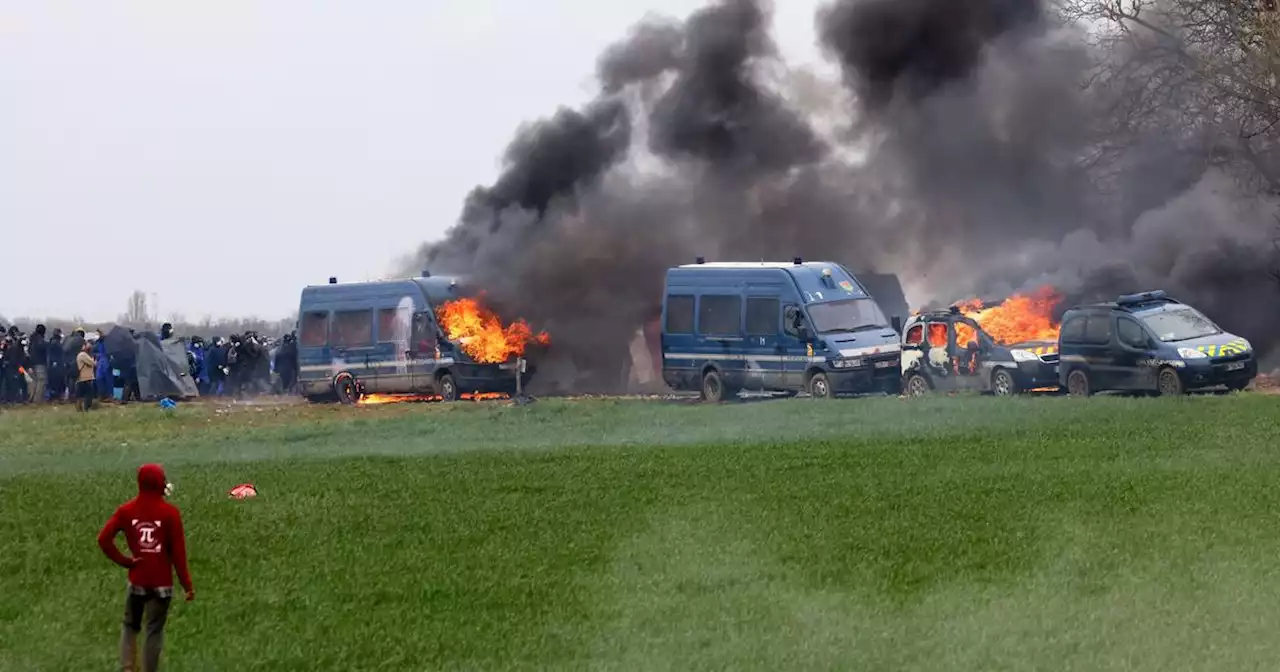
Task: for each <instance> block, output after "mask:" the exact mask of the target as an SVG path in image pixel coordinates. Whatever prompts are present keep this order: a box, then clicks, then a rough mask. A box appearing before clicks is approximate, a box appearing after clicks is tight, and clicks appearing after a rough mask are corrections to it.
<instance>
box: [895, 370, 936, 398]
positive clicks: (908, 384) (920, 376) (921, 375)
mask: <svg viewBox="0 0 1280 672" xmlns="http://www.w3.org/2000/svg"><path fill="white" fill-rule="evenodd" d="M914 380H920V381H921V382H922V383H923V385H924V389H922V390H920V394H921V395H923V394H928V393H929V392H932V391H933V390H934V385H933V379H932V378H930V377H929V375H928V374H926V373H925V372H924V370H922V369H912V370H911V371H908V372H907V375H906V376H904V377H903V380H902V393H903V394H905V395H909V396H918V395H916V394H915V392H914V391H913V390H912V381H914Z"/></svg>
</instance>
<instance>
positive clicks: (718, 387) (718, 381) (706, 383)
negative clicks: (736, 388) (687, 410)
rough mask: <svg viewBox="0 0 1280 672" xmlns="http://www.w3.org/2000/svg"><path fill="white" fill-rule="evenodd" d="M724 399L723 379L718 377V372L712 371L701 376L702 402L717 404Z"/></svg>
mask: <svg viewBox="0 0 1280 672" xmlns="http://www.w3.org/2000/svg"><path fill="white" fill-rule="evenodd" d="M724 398H725V389H724V379H722V378H721V377H720V372H719V371H716V370H715V369H712V370H710V371H707V372H706V373H704V374H702V400H703V401H706V402H709V403H712V404H718V403H720V402H722V401H724Z"/></svg>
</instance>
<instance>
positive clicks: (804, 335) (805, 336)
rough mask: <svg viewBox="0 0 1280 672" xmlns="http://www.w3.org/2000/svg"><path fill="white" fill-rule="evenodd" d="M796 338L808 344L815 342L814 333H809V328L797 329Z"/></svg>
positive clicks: (801, 327)
mask: <svg viewBox="0 0 1280 672" xmlns="http://www.w3.org/2000/svg"><path fill="white" fill-rule="evenodd" d="M796 338H799V339H800V340H802V341H804V342H805V343H808V342H810V341H812V340H813V332H811V331H809V327H805V326H799V327H796Z"/></svg>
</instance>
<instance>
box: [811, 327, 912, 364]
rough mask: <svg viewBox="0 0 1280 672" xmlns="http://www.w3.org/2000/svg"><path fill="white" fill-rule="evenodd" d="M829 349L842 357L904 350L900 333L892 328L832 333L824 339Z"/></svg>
mask: <svg viewBox="0 0 1280 672" xmlns="http://www.w3.org/2000/svg"><path fill="white" fill-rule="evenodd" d="M823 340H824V342H825V343H826V346H827V349H829V350H831V351H833V352H838V353H840V356H841V357H866V356H869V355H887V354H890V353H894V352H899V351H900V350H902V346H901V344H899V343H898V335H897V334H895V333H893V331H892V330H889V329H886V330H884V331H864V332H861V333H856V334H831V335H829V336H827V337H826V338H825V339H823Z"/></svg>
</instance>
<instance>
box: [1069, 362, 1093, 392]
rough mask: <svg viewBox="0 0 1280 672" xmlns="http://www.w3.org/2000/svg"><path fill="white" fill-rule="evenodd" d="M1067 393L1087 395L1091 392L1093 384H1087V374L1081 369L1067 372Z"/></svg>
mask: <svg viewBox="0 0 1280 672" xmlns="http://www.w3.org/2000/svg"><path fill="white" fill-rule="evenodd" d="M1067 394H1069V395H1071V396H1073V397H1087V396H1089V395H1091V394H1093V386H1091V385H1090V384H1089V374H1087V373H1085V372H1084V371H1083V370H1081V369H1076V370H1074V371H1072V372H1071V373H1069V374H1067Z"/></svg>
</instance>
